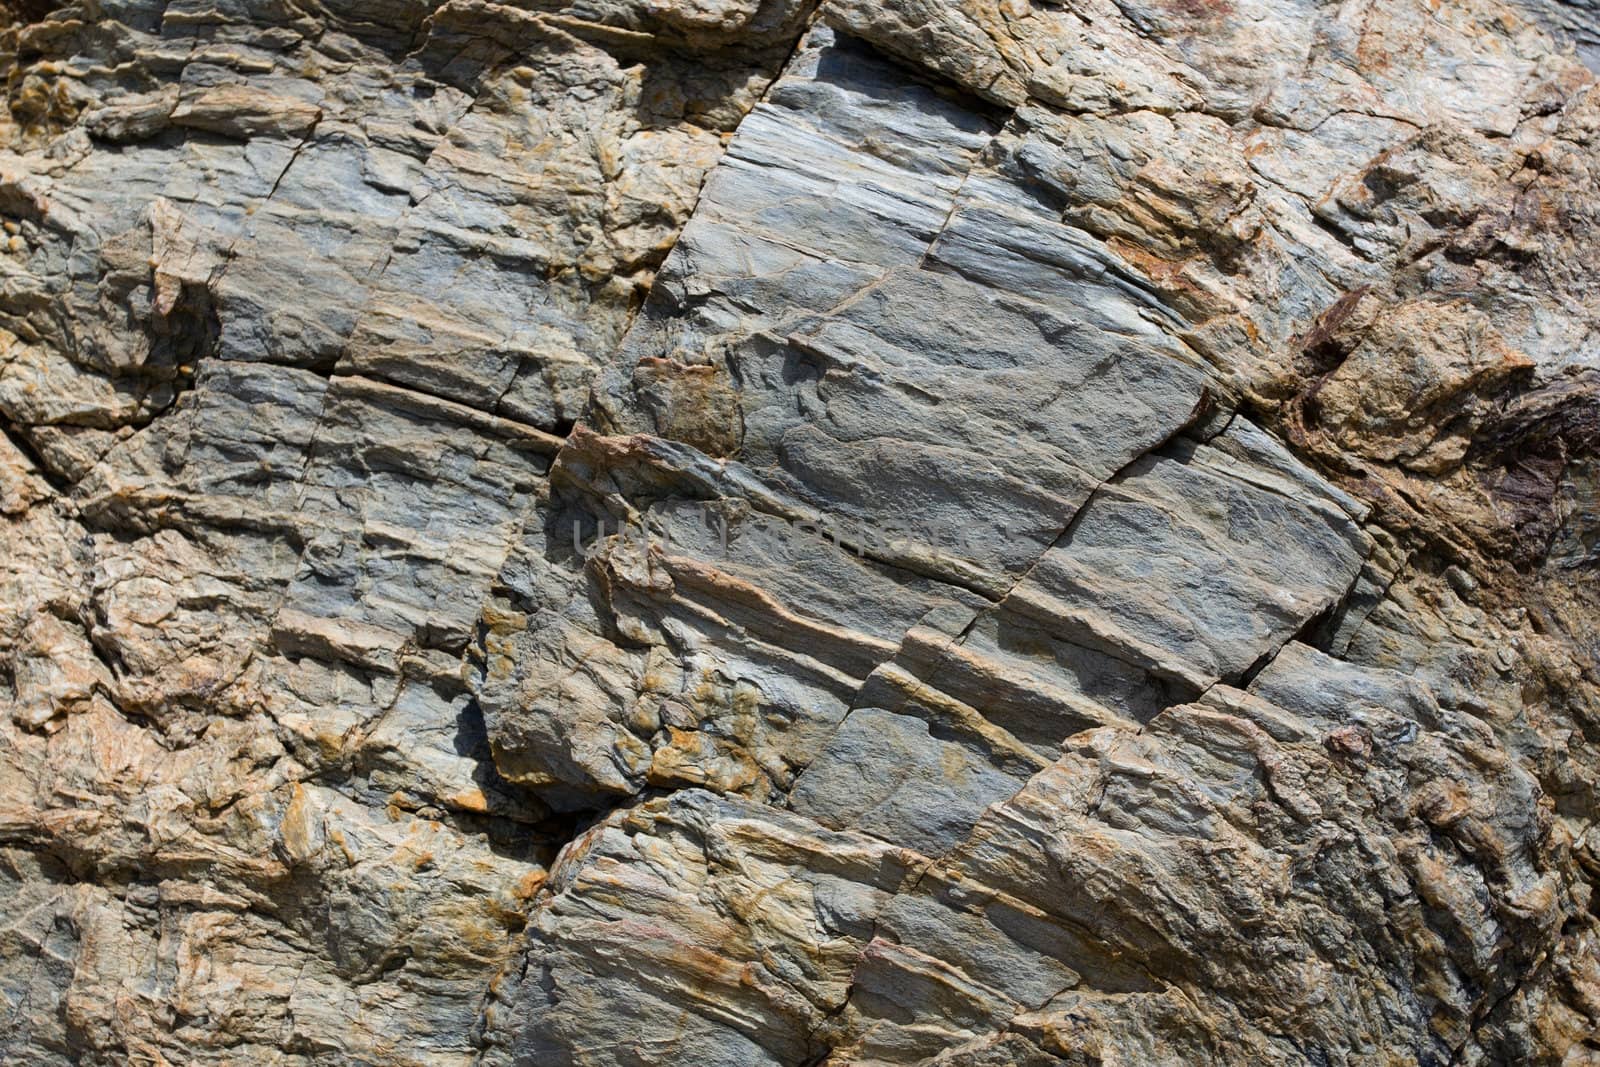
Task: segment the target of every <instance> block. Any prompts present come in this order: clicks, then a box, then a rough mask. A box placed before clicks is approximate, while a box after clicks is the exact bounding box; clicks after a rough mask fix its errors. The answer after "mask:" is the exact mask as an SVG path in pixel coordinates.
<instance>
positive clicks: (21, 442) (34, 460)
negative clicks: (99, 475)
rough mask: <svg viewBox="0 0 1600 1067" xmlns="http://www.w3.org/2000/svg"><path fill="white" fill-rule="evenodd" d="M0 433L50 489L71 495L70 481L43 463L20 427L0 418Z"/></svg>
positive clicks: (63, 494)
mask: <svg viewBox="0 0 1600 1067" xmlns="http://www.w3.org/2000/svg"><path fill="white" fill-rule="evenodd" d="M0 433H4V434H5V436H6V439H7V440H8V441H10V442H11V445H12V447H13V448H15V449H16V450H17V451H18V452H20V453H22V455H23V457H24V458H25V459H27V461H28V462H29V463H30V464H32V465H33V467H34V469H35V470H36V471H37V472H38V474H39V476H40V477H41V478H43V479H44V480H45V482H46V483H47V484H49V486H50V488H51V489H54V490H55V491H56V492H57V493H59V494H61V495H62V496H67V495H69V494H71V492H72V484H73V483H72V480H71V479H70V478H68V477H67V476H66V475H65V474H63V473H62V472H60V471H58V470H56V469H55V468H54V467H52V466H51V465H50V464H49V463H47V462H45V459H44V456H43V455H42V454H40V452H39V450H38V449H37V448H35V447H34V444H33V440H32V439H31V438H29V437H28V435H27V434H26V433H25V432H24V431H23V429H22V428H21V427H19V426H18V425H17V424H16V423H14V422H12V421H11V420H10V419H9V418H5V417H3V416H0Z"/></svg>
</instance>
